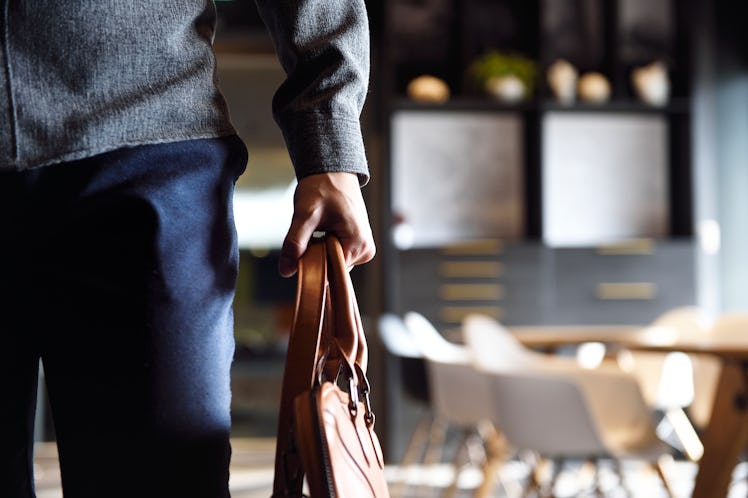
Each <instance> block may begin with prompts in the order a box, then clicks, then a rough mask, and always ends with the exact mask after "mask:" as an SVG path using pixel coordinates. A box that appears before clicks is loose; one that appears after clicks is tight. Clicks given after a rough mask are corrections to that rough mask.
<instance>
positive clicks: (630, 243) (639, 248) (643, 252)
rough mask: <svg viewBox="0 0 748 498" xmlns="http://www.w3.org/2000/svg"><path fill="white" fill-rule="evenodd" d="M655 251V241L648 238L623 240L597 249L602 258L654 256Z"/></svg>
mask: <svg viewBox="0 0 748 498" xmlns="http://www.w3.org/2000/svg"><path fill="white" fill-rule="evenodd" d="M654 251H655V241H654V240H653V239H647V238H641V239H629V240H623V241H621V242H617V243H614V244H606V245H602V246H600V247H598V248H597V253H598V254H600V255H601V256H629V255H630V256H647V255H650V254H654Z"/></svg>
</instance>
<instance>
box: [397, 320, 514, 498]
mask: <svg viewBox="0 0 748 498" xmlns="http://www.w3.org/2000/svg"><path fill="white" fill-rule="evenodd" d="M404 321H405V324H406V326H407V327H408V329H409V330H410V332H411V333H412V334H413V336H414V337H415V339H416V341H417V343H418V345H419V347H420V348H421V351H422V352H423V355H424V357H425V358H426V365H427V371H428V374H429V385H430V386H431V402H432V407H433V410H434V413H435V416H436V417H437V419H438V420H441V421H442V422H443V423H445V424H446V425H447V426H452V427H454V428H457V429H459V430H460V431H461V432H462V439H461V441H460V444H459V446H458V451H457V453H456V455H455V457H454V459H453V462H452V463H453V465H454V469H455V476H454V479H453V481H452V484H451V486H450V487H449V488H448V489H447V490H446V492H445V496H452V495H454V494H455V493H456V491H457V481H458V478H459V474H460V470H461V468H462V465H461V464H462V463H464V462H462V458H461V457H462V454H463V450H467V451H469V450H470V448H471V446H470V441H471V439H472V438H475V437H476V436H477V439H478V440H479V441H480V442H481V449H482V451H484V452H485V454H484V455H483V457H484V458H485V459H486V462H487V463H486V465H490V466H492V467H493V466H494V464H495V462H496V461H497V459H498V458H499V456H498V455H496V453H500V452H501V448H500V446H501V444H500V443H498V442H497V439H498V438H499V436H498V435H496V434H495V433H494V430H493V426H492V425H491V420H492V417H491V411H492V404H491V402H490V397H489V395H488V393H489V385H488V382H487V381H486V378H485V376H484V375H482V374H480V373H479V372H478V371H476V370H475V368H473V361H472V355H471V353H470V351H469V350H468V349H467V348H466V347H465V346H463V345H458V344H454V343H452V342H449V341H447V340H446V339H445V338H444V337H443V336H442V335H441V334H440V333H439V331H438V330H436V328H435V327H434V326H433V325H432V324H431V322H430V321H429V320H428V319H426V318H425V317H424V316H423V315H421V314H419V313H416V312H412V311H411V312H408V313H406V314H405V315H404ZM489 475H490V477H491V479H493V478H494V477H495V473H494V472H488V471H487V470H486V468H484V476H489ZM479 494H480V493H479Z"/></svg>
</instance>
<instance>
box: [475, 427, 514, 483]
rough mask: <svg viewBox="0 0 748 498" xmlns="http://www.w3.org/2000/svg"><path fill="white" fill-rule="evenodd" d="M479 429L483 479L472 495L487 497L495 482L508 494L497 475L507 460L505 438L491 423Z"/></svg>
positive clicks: (507, 451)
mask: <svg viewBox="0 0 748 498" xmlns="http://www.w3.org/2000/svg"><path fill="white" fill-rule="evenodd" d="M479 430H480V433H481V439H482V440H483V445H484V448H485V450H484V451H485V454H486V459H485V461H484V463H483V466H482V474H483V480H482V482H481V484H480V486H478V488H477V489H476V490H475V494H474V495H473V496H474V498H489V497H490V496H491V493H492V492H493V490H494V489H495V488H496V485H497V484H501V485H502V487H503V488H504V490H505V491H506V492H507V494H508V493H509V489H508V487H507V486H506V484H504V482H503V480H502V479H501V476H500V475H499V471H500V470H501V467H502V466H503V465H504V463H505V462H506V461H507V460H508V455H509V449H508V444H507V442H506V439H505V438H504V437H503V436H502V434H501V433H500V432H499V431H497V430H496V428H495V427H494V426H493V424H487V425H485V426H482V427H480V428H479Z"/></svg>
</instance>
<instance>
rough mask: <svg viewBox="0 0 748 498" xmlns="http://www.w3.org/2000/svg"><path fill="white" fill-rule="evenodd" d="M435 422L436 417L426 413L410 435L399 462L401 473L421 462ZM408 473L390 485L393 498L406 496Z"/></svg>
mask: <svg viewBox="0 0 748 498" xmlns="http://www.w3.org/2000/svg"><path fill="white" fill-rule="evenodd" d="M433 424H434V418H433V417H432V416H431V415H428V414H427V415H424V416H423V417H422V418H421V419H420V420H419V421H418V424H417V425H416V428H415V430H414V431H413V434H411V436H410V440H409V441H408V445H407V446H406V447H405V453H404V455H403V458H402V460H401V461H400V463H399V469H400V473H403V472H405V471H406V470H407V467H409V466H411V465H413V464H416V463H420V462H421V461H422V460H423V458H424V455H423V452H424V451H425V448H426V445H427V442H428V437H429V435H430V434H431V430H432V426H433ZM408 486H409V485H408V482H407V474H406V477H405V478H403V477H402V476H399V479H398V480H397V482H395V483H394V484H393V485H392V486H390V496H391V498H400V497H402V496H405V495H404V493H405V491H406V490H407V489H408Z"/></svg>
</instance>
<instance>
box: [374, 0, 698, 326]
mask: <svg viewBox="0 0 748 498" xmlns="http://www.w3.org/2000/svg"><path fill="white" fill-rule="evenodd" d="M691 8H692V7H691V2H690V1H685V2H681V1H677V2H676V1H675V0H657V1H649V0H646V1H645V0H603V1H598V0H595V1H586V0H530V1H528V0H465V1H456V0H426V1H420V2H414V1H412V0H387V1H386V2H385V4H384V15H383V19H384V20H385V22H384V24H383V27H384V31H383V33H382V51H381V57H380V61H381V62H380V69H379V72H380V76H379V87H380V88H379V91H380V94H383V95H384V97H383V104H384V105H382V109H383V114H384V116H383V123H385V128H386V130H385V135H386V137H387V140H386V146H387V151H388V154H387V157H388V158H389V161H388V164H387V166H388V167H387V168H386V172H385V173H386V174H385V175H384V176H385V178H384V181H385V183H386V185H387V188H385V189H384V190H385V199H384V202H383V211H384V212H383V215H384V219H385V220H386V222H385V223H384V225H385V227H386V228H385V232H386V233H385V234H384V237H383V238H382V240H383V241H384V240H386V241H387V242H388V245H387V246H386V247H384V251H383V254H384V257H385V258H386V261H385V264H386V268H387V273H386V276H385V283H384V294H385V308H387V309H388V310H390V311H394V312H399V313H402V312H405V311H408V310H409V309H415V310H418V311H421V312H423V313H424V314H425V315H426V316H428V317H429V318H430V319H432V320H433V321H434V322H435V323H436V324H437V325H439V326H440V327H441V328H443V329H447V328H453V327H455V326H456V325H458V324H459V321H460V320H461V318H462V316H464V314H465V313H468V312H471V311H481V312H486V313H488V314H492V315H494V316H496V317H497V318H499V319H501V320H502V321H503V322H505V323H507V324H544V323H545V324H585V323H587V324H589V323H630V324H639V323H647V322H649V321H651V320H653V319H654V318H655V317H656V316H657V315H659V314H660V313H661V312H664V311H665V310H666V309H668V308H671V307H673V306H679V305H686V304H692V303H693V302H694V301H695V284H694V278H695V277H694V254H693V242H692V237H693V206H692V204H693V201H692V193H691V191H692V173H691V145H690V144H691V104H690V102H691V81H690V75H691V66H690V61H691V39H690V37H691V31H692V30H691V15H690V10H691ZM491 49H496V50H500V51H502V52H504V53H518V54H522V55H523V56H525V57H528V58H530V59H532V60H534V61H536V63H537V67H538V77H537V80H536V85H535V89H534V92H533V93H532V95H531V97H530V98H529V99H528V100H525V101H523V102H521V103H519V104H507V103H502V102H499V101H497V100H495V99H492V98H490V97H488V96H485V95H482V94H481V93H480V92H476V91H475V89H474V88H472V87H471V85H470V84H469V82H468V81H467V79H466V77H465V74H466V70H467V68H468V65H469V64H470V62H471V61H472V60H473V59H474V58H475V57H476V56H478V55H480V54H482V53H484V52H485V51H487V50H491ZM558 58H564V59H566V60H568V61H570V62H571V63H572V64H574V65H575V66H576V67H577V68H578V69H579V71H580V74H582V73H584V72H586V71H598V72H601V73H603V74H604V75H605V76H606V77H607V78H608V79H609V81H610V83H611V89H612V90H611V98H610V100H609V101H608V102H606V103H602V104H591V103H585V102H579V101H577V102H575V103H573V104H571V105H564V104H561V103H558V102H557V101H555V99H554V98H553V95H552V93H551V91H550V88H549V86H548V84H547V83H546V82H545V71H546V69H547V67H548V66H549V65H550V64H551V63H552V62H554V61H555V60H556V59H558ZM655 60H661V61H664V62H665V63H666V65H667V68H668V74H669V78H670V85H671V94H670V99H669V101H668V103H667V104H666V105H664V106H662V107H655V106H652V105H648V104H645V103H643V102H642V101H641V100H639V99H638V98H637V96H636V94H635V91H634V89H633V87H632V85H631V83H630V73H631V70H632V69H633V68H635V67H638V66H641V65H644V64H648V63H650V62H652V61H655ZM422 74H430V75H433V76H437V77H439V78H441V79H443V80H444V81H445V82H446V83H447V84H448V85H449V88H450V90H451V98H450V100H449V101H448V102H446V103H443V104H429V103H419V102H413V101H411V100H408V98H407V97H406V91H405V90H406V86H407V84H408V82H409V81H410V80H411V79H412V78H414V77H416V76H419V75H422ZM429 117H430V119H429ZM421 118H423V119H421ZM470 119H473V126H475V127H478V128H476V129H474V131H473V132H469V131H465V130H470V129H471V125H470V124H468V123H467V121H469V120H470ZM450 120H453V121H454V125H453V126H451V125H450ZM502 120H503V121H505V122H506V121H511V122H513V123H514V124H513V126H512V127H509V128H503V129H505V130H511V131H506V132H503V134H502V136H496V134H494V135H491V134H490V133H488V134H486V133H481V131H480V126H482V125H481V124H480V123H487V124H486V126H489V127H490V126H493V127H494V128H495V129H496V130H501V129H502V128H500V127H499V126H498V125H497V124H496V123H498V122H501V121H502ZM430 122H431V123H434V122H436V123H440V124H439V125H438V126H436V125H433V124H429V123H430ZM403 123H409V125H410V128H408V127H407V126H404V125H403ZM419 123H422V124H419ZM585 129H587V130H588V132H587V133H588V134H589V135H590V136H589V138H587V139H586V138H585V137H584V136H583V137H581V138H579V137H578V135H577V137H578V138H577V139H576V140H575V143H574V144H573V145H574V147H573V148H570V147H571V145H570V144H569V140H568V139H569V137H570V136H572V135H573V134H574V133H577V134H578V133H579V132H580V130H581V131H583V130H585ZM484 131H485V130H484ZM593 132H594V133H593ZM465 133H472V138H473V139H472V140H471V139H469V138H466V137H465V136H464V135H465ZM569 134H571V135H569ZM593 135H594V138H593ZM491 136H495V139H494V140H491ZM606 144H607V145H606ZM559 145H561V146H562V147H559ZM419 148H420V153H419ZM613 149H615V152H614V151H613ZM444 151H448V152H444ZM559 151H561V152H562V153H561V154H559V153H558V152H559ZM610 152H614V154H615V155H614V156H613V155H611V159H610V160H608V159H607V158H606V154H610ZM457 158H462V159H463V160H462V161H459V160H458V159H457ZM492 163H493V164H492ZM572 170H577V174H579V175H581V176H580V178H579V179H578V180H576V181H572V180H570V181H567V182H566V184H565V185H564V186H563V190H561V191H559V190H558V188H556V190H555V191H554V190H552V188H551V187H557V186H558V185H559V183H558V181H559V180H558V179H557V180H555V183H553V184H552V185H551V184H549V183H548V182H547V180H548V179H550V178H552V177H553V175H555V176H556V177H557V178H562V179H567V178H568V177H569V176H570V175H571V172H572ZM603 172H604V174H603ZM593 173H594V174H593ZM634 173H636V174H634ZM476 174H478V175H480V176H479V177H478V178H476V177H475V176H471V175H476ZM559 175H560V176H559ZM593 176H596V177H597V178H596V179H595V182H596V183H595V184H592V183H591V182H592V178H593ZM419 177H420V178H421V181H420V182H419V181H418V178H419ZM506 178H510V179H512V181H511V182H509V184H503V185H496V184H495V182H497V181H500V179H506ZM515 179H516V181H515ZM492 182H493V183H492ZM485 183H488V185H485ZM624 186H625V188H624ZM471 188H472V189H476V188H479V190H480V193H479V194H477V195H474V194H473V192H472V191H471ZM606 189H608V190H607V191H606ZM626 189H628V192H630V193H629V194H625V193H624V192H625V191H626ZM567 191H568V193H567ZM491 195H493V196H494V197H493V198H492V197H491ZM564 196H568V197H566V198H565V197H564ZM632 196H636V197H634V199H635V200H636V201H638V202H637V203H632V202H631V201H632ZM497 197H500V198H497ZM475 199H478V202H475ZM564 199H566V200H568V199H572V200H575V201H576V202H575V203H571V204H570V206H571V207H568V209H569V210H570V211H569V213H568V214H566V215H564V216H562V217H560V218H559V217H558V216H551V215H555V214H558V211H557V210H558V209H561V207H560V206H562V205H563V202H562V203H561V204H559V202H560V201H559V200H561V201H564ZM595 199H597V201H596V202H597V204H595V203H594V202H593V201H594V200H595ZM645 201H646V202H645ZM458 204H459V205H458ZM580 206H581V207H580ZM624 208H625V209H624ZM430 209H431V211H432V212H433V215H434V217H435V218H436V219H437V221H436V222H437V223H442V224H448V225H451V226H452V227H453V228H455V227H460V228H461V230H460V229H456V228H455V229H453V231H452V235H453V237H451V238H450V237H449V236H448V235H445V234H444V233H442V234H441V236H440V237H429V236H428V233H427V232H428V230H429V229H430V228H431V227H430V226H431V225H433V223H434V220H428V221H429V222H428V223H425V222H424V221H423V219H424V216H427V214H424V213H428V212H429V210H430ZM550 209H552V210H553V211H549V210H550ZM486 210H488V213H486ZM492 210H498V211H500V212H493V211H492ZM445 212H449V213H450V216H452V217H453V216H459V214H460V213H462V216H463V218H462V219H447V217H446V216H445V215H444V214H443V213H445ZM513 212H518V213H519V215H515V214H511V213H513ZM409 213H419V214H418V216H415V215H410V218H412V219H409ZM455 213H457V214H455ZM475 213H480V214H479V215H478V216H476V215H475ZM507 213H510V215H509V217H510V218H512V219H513V220H514V221H515V224H511V223H498V222H497V223H494V224H493V225H491V224H490V223H487V222H486V219H488V220H492V219H493V220H495V219H501V218H502V217H504V218H506V217H507ZM575 213H577V214H579V213H581V214H585V215H588V216H586V218H587V219H588V220H589V219H592V218H595V223H596V225H595V223H592V222H590V223H591V225H590V226H589V227H588V228H587V229H585V230H571V228H570V227H573V228H575V229H578V228H579V227H578V226H575V225H574V224H575V223H581V222H582V221H583V218H584V217H583V216H577V217H576V218H578V219H575V216H574V214H575ZM592 214H599V215H600V216H597V217H593V216H591V215H592ZM603 214H604V215H605V216H602V215H603ZM517 220H520V221H519V222H520V224H521V226H520V227H517V226H516V221H517ZM559 220H560V221H561V222H564V221H565V222H566V225H565V224H564V223H560V222H559ZM606 220H610V223H606ZM473 224H474V225H477V226H476V227H472V228H473V230H472V231H471V230H470V229H469V228H471V225H473ZM427 225H428V226H427ZM602 228H605V230H603V229H602ZM614 228H617V229H614ZM575 232H578V233H575ZM393 235H394V237H393ZM481 248H482V249H481ZM460 262H461V263H464V265H463V268H473V270H474V269H475V268H483V269H484V270H485V271H486V272H487V273H484V274H480V273H479V274H475V272H474V271H473V273H470V271H468V272H467V273H464V274H459V273H454V272H453V273H449V274H445V273H444V272H443V271H442V270H441V269H443V268H444V267H445V265H447V266H448V265H450V264H453V266H454V263H460ZM471 265H472V266H471ZM476 265H477V266H476ZM481 265H482V266H481ZM458 266H459V265H458ZM489 270H491V271H489ZM494 270H495V272H494ZM492 272H493V273H492ZM445 289H446V290H445ZM455 289H457V290H458V292H455ZM481 292H482V293H481Z"/></svg>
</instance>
